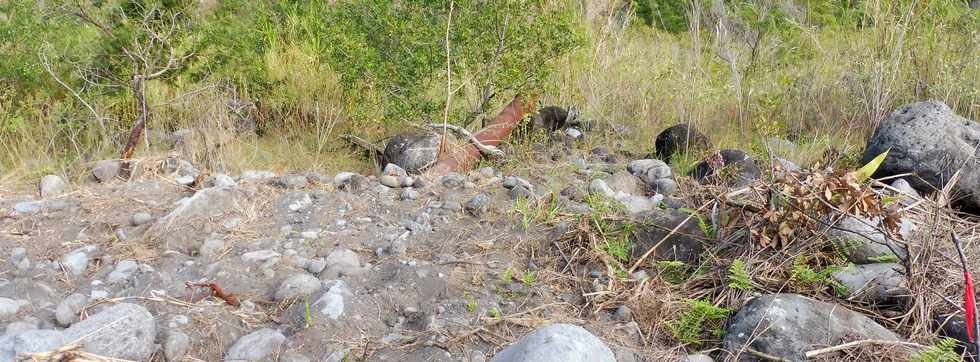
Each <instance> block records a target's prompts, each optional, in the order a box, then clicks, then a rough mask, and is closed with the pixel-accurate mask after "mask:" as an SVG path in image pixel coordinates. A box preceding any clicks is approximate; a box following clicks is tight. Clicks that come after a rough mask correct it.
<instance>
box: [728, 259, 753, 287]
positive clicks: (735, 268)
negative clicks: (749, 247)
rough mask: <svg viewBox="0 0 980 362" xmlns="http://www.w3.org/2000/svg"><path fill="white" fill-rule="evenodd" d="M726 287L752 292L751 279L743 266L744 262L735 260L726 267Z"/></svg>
mask: <svg viewBox="0 0 980 362" xmlns="http://www.w3.org/2000/svg"><path fill="white" fill-rule="evenodd" d="M728 287H729V288H732V289H738V290H752V278H750V277H749V271H748V269H747V268H746V266H745V261H743V260H742V259H735V260H734V261H732V265H731V266H729V267H728Z"/></svg>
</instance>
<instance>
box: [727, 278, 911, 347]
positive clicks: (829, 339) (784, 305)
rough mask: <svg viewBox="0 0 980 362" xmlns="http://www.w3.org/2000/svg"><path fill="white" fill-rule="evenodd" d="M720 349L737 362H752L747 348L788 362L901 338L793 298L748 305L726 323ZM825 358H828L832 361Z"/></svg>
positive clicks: (844, 312)
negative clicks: (844, 346)
mask: <svg viewBox="0 0 980 362" xmlns="http://www.w3.org/2000/svg"><path fill="white" fill-rule="evenodd" d="M726 332H727V333H726V334H725V340H724V344H725V348H726V349H727V350H728V351H729V352H731V353H732V354H733V355H734V356H736V357H735V358H734V359H733V360H736V361H757V360H759V359H758V357H755V356H754V355H752V354H750V353H748V352H745V350H746V348H751V349H753V350H755V351H758V352H762V353H765V354H768V355H771V356H775V357H778V358H783V359H786V360H789V361H805V360H806V358H804V353H806V352H807V351H810V350H814V349H817V348H822V347H829V346H834V345H838V344H841V343H845V342H850V341H855V340H861V339H877V340H885V341H898V340H900V337H899V336H897V335H896V334H895V333H892V332H891V331H889V330H888V329H885V327H882V326H881V325H879V324H878V323H875V321H873V320H871V319H870V318H868V317H866V316H864V315H863V314H861V313H857V312H854V311H851V310H849V309H847V308H844V307H842V306H839V305H835V304H830V303H825V302H821V301H817V300H814V299H810V298H807V297H804V296H802V295H798V294H768V295H764V296H761V297H758V298H755V299H752V300H751V301H749V302H748V303H746V304H745V306H743V307H742V308H741V309H740V310H739V311H738V313H736V314H735V316H734V317H733V318H732V319H731V320H730V321H729V323H728V327H727V330H726ZM826 357H828V358H832V357H833V356H832V355H827V356H826Z"/></svg>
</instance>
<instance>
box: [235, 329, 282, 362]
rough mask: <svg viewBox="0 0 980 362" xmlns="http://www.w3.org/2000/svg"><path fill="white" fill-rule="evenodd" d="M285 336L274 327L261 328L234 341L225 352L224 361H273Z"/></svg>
mask: <svg viewBox="0 0 980 362" xmlns="http://www.w3.org/2000/svg"><path fill="white" fill-rule="evenodd" d="M285 341H286V336H284V335H283V334H282V333H280V332H279V331H277V330H275V329H270V328H263V329H260V330H257V331H255V332H252V333H249V334H247V335H245V336H243V337H241V338H239V339H238V341H236V342H235V344H233V345H232V346H231V348H228V352H226V353H225V361H273V360H274V357H275V355H276V354H277V353H278V352H279V347H280V346H282V344H283V342H285Z"/></svg>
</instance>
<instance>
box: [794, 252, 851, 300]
mask: <svg viewBox="0 0 980 362" xmlns="http://www.w3.org/2000/svg"><path fill="white" fill-rule="evenodd" d="M841 269H842V268H841V267H839V266H836V265H830V266H827V267H826V268H824V269H823V270H821V271H819V272H817V271H815V270H813V269H812V268H810V266H809V265H807V264H806V258H804V257H802V256H801V257H797V258H796V259H795V260H794V261H793V270H792V277H791V278H792V279H793V280H795V281H797V282H799V283H800V284H802V285H804V286H808V287H813V286H820V285H829V286H831V287H833V288H834V291H835V292H836V293H837V296H839V297H843V296H845V295H847V287H845V286H844V285H843V284H841V283H840V282H838V281H836V280H834V278H831V275H833V274H834V273H836V272H838V271H840V270H841Z"/></svg>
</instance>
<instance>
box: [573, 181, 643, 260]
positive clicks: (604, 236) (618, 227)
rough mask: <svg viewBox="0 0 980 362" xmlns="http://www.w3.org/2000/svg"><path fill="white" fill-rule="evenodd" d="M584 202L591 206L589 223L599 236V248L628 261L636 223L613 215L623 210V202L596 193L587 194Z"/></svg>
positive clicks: (617, 258)
mask: <svg viewBox="0 0 980 362" xmlns="http://www.w3.org/2000/svg"><path fill="white" fill-rule="evenodd" d="M585 203H586V205H589V207H590V208H592V213H591V214H590V215H589V216H588V218H589V224H590V225H591V226H592V227H593V228H594V229H595V231H596V232H597V234H598V235H599V236H600V238H601V244H599V249H600V250H601V251H602V252H604V253H606V254H609V256H612V257H613V258H615V259H616V260H618V261H619V262H622V263H625V262H627V261H629V258H630V248H632V247H633V239H632V236H633V231H634V230H635V229H636V225H634V224H632V223H629V222H623V221H621V220H618V219H617V218H615V217H614V216H615V215H619V214H622V213H623V212H624V206H623V204H622V203H620V202H619V201H617V200H614V199H611V198H608V197H605V196H603V195H597V194H593V195H589V196H587V197H586V198H585Z"/></svg>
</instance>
